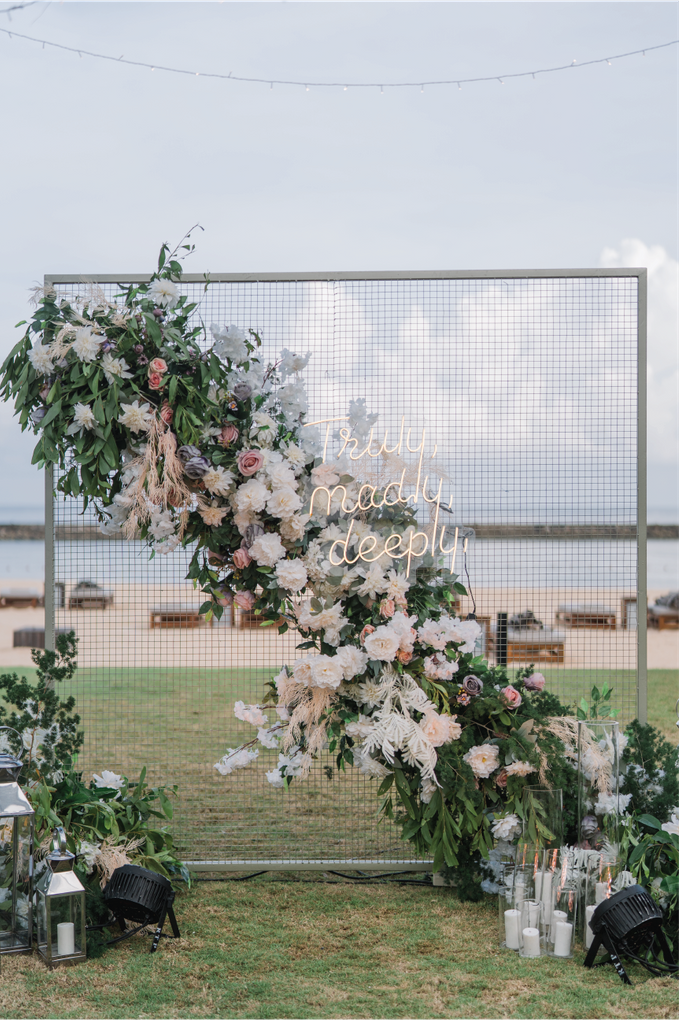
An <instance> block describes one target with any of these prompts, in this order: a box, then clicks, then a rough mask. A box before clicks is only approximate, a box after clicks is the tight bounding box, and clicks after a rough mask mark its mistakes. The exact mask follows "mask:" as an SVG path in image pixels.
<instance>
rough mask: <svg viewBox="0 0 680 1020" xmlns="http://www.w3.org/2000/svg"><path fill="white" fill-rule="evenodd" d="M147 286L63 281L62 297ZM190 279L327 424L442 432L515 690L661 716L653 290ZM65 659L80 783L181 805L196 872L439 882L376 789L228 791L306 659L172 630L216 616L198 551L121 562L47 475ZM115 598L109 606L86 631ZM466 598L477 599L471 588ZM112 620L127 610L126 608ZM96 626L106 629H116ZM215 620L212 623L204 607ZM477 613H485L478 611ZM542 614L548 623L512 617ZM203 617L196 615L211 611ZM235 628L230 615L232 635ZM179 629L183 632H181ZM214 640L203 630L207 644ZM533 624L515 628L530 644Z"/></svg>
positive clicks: (471, 554) (489, 277) (518, 274)
mask: <svg viewBox="0 0 680 1020" xmlns="http://www.w3.org/2000/svg"><path fill="white" fill-rule="evenodd" d="M148 279H149V277H148V276H138V275H130V274H120V275H94V276H91V277H85V276H80V275H78V276H76V275H68V276H64V275H48V276H46V277H45V283H46V284H51V285H52V286H54V287H55V288H56V290H57V292H58V293H59V294H60V295H63V296H70V297H73V296H75V295H76V294H77V293H78V292H79V290H80V289H81V288H82V287H83V286H87V285H90V284H96V285H98V286H99V287H100V288H101V289H102V290H103V291H104V293H105V294H106V296H107V297H108V298H109V299H110V298H111V297H112V296H113V295H115V294H116V293H117V292H118V290H119V288H120V286H121V285H123V284H128V283H143V282H146V281H147V280H148ZM210 279H211V287H210V288H209V289H208V291H207V293H204V283H205V278H204V277H203V276H199V275H187V276H185V277H184V278H183V280H182V283H181V288H182V291H183V292H186V293H189V294H190V295H191V297H192V299H194V298H196V299H197V300H199V301H200V302H201V304H200V307H199V309H198V312H197V313H196V314H200V316H201V318H202V319H204V321H205V322H206V323H208V324H209V323H210V322H213V321H214V322H218V323H219V324H225V323H226V324H229V323H230V322H235V323H236V324H238V325H240V326H243V327H253V328H257V329H258V330H262V332H263V335H264V340H265V343H264V348H263V351H264V356H265V358H267V359H271V358H272V357H273V356H274V355H275V354H276V353H277V352H278V350H280V349H281V348H282V347H284V346H286V347H289V348H292V349H294V350H297V351H300V352H303V353H304V352H306V351H307V350H310V349H311V350H312V351H313V357H312V360H311V362H310V365H309V368H308V369H307V371H306V377H307V388H308V395H309V399H310V414H309V416H308V418H309V420H314V418H313V417H312V416H315V417H317V418H318V417H328V416H330V415H331V414H336V415H337V414H338V413H341V414H342V413H346V408H347V401H348V399H349V398H350V397H351V398H355V399H356V398H358V397H365V398H366V401H367V405H368V409H369V411H378V412H379V413H380V416H381V417H380V425H381V427H382V428H384V427H386V426H387V427H390V426H394V424H395V421H396V420H397V418H398V416H400V415H401V414H402V413H405V414H406V416H407V418H408V419H409V420H412V421H413V423H414V424H416V423H417V422H416V420H415V419H416V418H418V421H420V420H421V419H422V420H423V421H427V422H428V423H429V426H430V427H431V433H430V434H432V431H433V430H434V431H437V438H438V440H439V442H440V450H441V451H442V458H443V463H444V467H445V470H446V472H448V473H447V475H446V477H447V478H448V479H449V482H450V483H451V486H452V492H453V493H454V499H455V500H456V502H455V505H454V508H453V518H454V520H455V523H456V524H461V525H466V526H471V527H475V529H476V537H475V538H474V539H473V540H472V541H471V542H470V544H469V546H468V553H467V558H466V561H465V562H463V561H462V560H460V559H459V561H458V564H457V567H456V569H457V571H458V572H460V570H461V568H463V567H465V568H467V569H468V571H469V576H470V581H471V586H472V593H473V595H474V596H475V606H474V608H476V610H477V615H478V618H479V619H480V621H481V623H482V626H483V630H484V634H483V640H482V643H481V644H480V648H482V650H484V651H485V653H486V654H488V655H489V656H490V657H491V659H492V661H493V660H494V659H495V661H503V660H505V661H507V664H508V667H509V668H512V667H513V666H517V665H519V664H520V663H526V662H528V661H534V662H535V663H536V668H537V669H540V670H541V671H542V672H544V673H546V675H547V677H548V682H549V685H550V689H552V690H554V691H555V693H557V694H558V695H560V696H561V697H563V698H565V699H567V700H570V701H573V700H574V698H575V697H579V696H581V695H582V694H586V695H587V694H588V691H589V690H590V687H591V686H592V683H593V682H599V681H600V680H601V679H608V680H609V681H610V683H613V685H614V687H615V694H614V699H615V701H616V704H617V705H618V707H619V708H621V710H622V711H621V718H622V720H624V721H625V720H627V719H630V718H632V717H633V716H635V715H637V717H638V718H639V719H641V720H642V721H645V720H646V715H647V669H646V659H647V654H646V653H647V648H646V619H647V614H646V606H647V593H646V552H647V549H646V537H647V536H646V312H647V309H646V294H647V291H646V286H647V280H646V270H645V269H606V270H605V269H603V270H597V269H595V270H590V269H589V270H536V271H533V270H532V271H520V270H516V271H515V270H509V271H491V270H488V271H486V270H485V271H469V272H442V271H434V272H384V273H383V272H370V273H351V272H349V273H259V274H256V273H247V274H238V273H233V274H232V273H228V274H217V275H215V276H211V277H210ZM45 525H46V528H45V561H46V562H45V577H46V585H45V618H46V624H45V638H46V647H47V648H53V647H54V637H55V628H56V629H71V628H73V629H75V631H76V633H77V635H78V637H79V669H78V672H77V674H76V677H75V678H74V680H73V682H72V683H71V686H70V690H69V692H68V693H73V694H74V695H75V696H76V698H77V708H78V711H79V712H80V714H81V716H82V719H83V723H84V727H85V734H86V744H85V747H84V749H83V752H82V754H81V756H80V762H79V763H80V766H81V767H82V768H83V769H84V771H85V772H86V773H88V774H91V773H92V772H94V771H97V770H101V769H102V768H111V769H113V770H114V771H118V772H125V773H126V774H127V775H129V776H130V778H133V777H134V775H135V773H136V772H138V771H139V769H140V768H141V767H142V766H143V765H146V766H147V769H148V776H149V779H150V781H151V782H152V784H156V785H159V784H163V783H165V784H167V785H170V786H172V785H174V784H177V786H178V788H179V798H178V801H177V808H176V812H175V817H174V820H173V833H174V836H175V840H176V842H177V845H178V847H179V850H180V852H181V854H182V856H183V858H184V859H185V860H187V862H189V863H190V864H191V866H192V867H194V868H195V869H196V870H204V871H219V870H225V871H239V870H246V869H248V870H250V869H253V868H257V869H263V870H327V869H328V868H331V867H334V866H335V867H338V866H342V867H344V868H360V869H361V870H365V871H371V870H373V871H377V870H385V871H389V870H394V869H398V870H414V871H422V870H427V869H429V868H430V866H431V862H430V861H428V860H426V859H423V858H419V857H418V855H416V854H415V853H414V852H413V851H412V850H411V847H410V845H409V844H408V843H404V842H402V841H400V839H399V833H398V830H397V829H396V828H395V827H394V826H393V824H392V823H390V822H387V821H384V820H383V821H380V820H379V819H378V817H377V813H376V807H377V799H376V796H375V784H374V783H373V782H372V781H370V780H369V779H367V778H366V777H364V776H362V775H360V774H359V773H358V772H357V771H356V770H352V769H350V770H349V771H348V773H347V774H346V775H344V774H339V775H337V774H336V775H335V776H334V778H332V779H331V778H329V776H330V774H331V773H330V771H329V769H330V767H332V764H333V762H332V761H331V760H330V758H329V759H328V760H325V759H324V758H323V757H322V760H319V762H317V763H316V764H315V767H314V768H313V770H312V772H311V773H310V777H309V779H308V780H307V781H305V782H303V783H294V784H293V785H292V786H291V788H290V790H288V791H281V790H275V789H272V788H271V787H270V786H269V785H268V783H267V781H266V778H265V775H264V773H265V771H266V769H267V768H271V767H273V766H274V765H275V763H276V752H275V751H264V752H261V755H260V758H259V759H258V762H257V763H256V764H255V765H254V766H252V767H251V768H249V769H245V770H242V771H239V772H237V773H234V774H232V775H231V776H229V777H226V778H225V777H220V776H218V775H217V774H216V773H215V771H214V769H213V768H212V765H213V762H215V761H216V760H217V759H218V758H219V757H221V755H222V754H223V753H224V751H225V749H226V746H227V745H230V746H238V744H239V743H240V742H242V741H243V740H245V739H249V738H250V737H251V736H252V731H251V730H250V728H249V727H248V726H247V724H243V723H241V722H239V721H238V720H235V719H234V717H233V711H232V706H233V702H234V701H235V700H237V699H238V698H241V699H243V700H245V701H257V700H258V697H259V696H260V692H261V690H262V682H263V680H264V679H266V678H268V677H269V676H271V675H272V673H273V672H275V671H278V669H279V668H280V666H281V665H282V663H283V662H285V661H291V659H292V658H294V657H295V655H296V653H295V651H294V644H295V640H294V639H293V638H291V636H290V634H289V635H284V636H283V637H279V636H278V635H272V634H271V632H267V633H263V632H262V631H257V630H253V629H249V628H248V621H247V619H245V618H241V617H239V616H238V615H237V616H235V617H234V618H233V619H232V618H230V617H227V618H226V620H223V621H222V622H221V623H220V624H219V625H217V626H213V627H209V626H205V625H201V626H198V625H196V626H189V623H190V622H191V616H186V615H184V616H182V617H181V619H180V622H181V623H182V626H180V627H172V626H169V627H168V628H166V629H163V628H159V627H158V626H157V623H158V621H159V620H163V618H164V617H163V615H162V613H161V615H160V616H158V615H156V616H155V617H154V615H153V611H154V610H159V609H160V610H163V607H165V608H166V609H167V608H169V607H173V606H177V605H178V604H179V605H182V606H184V607H185V608H187V606H188V608H189V609H192V606H193V603H196V606H197V605H198V601H200V600H198V601H197V597H198V593H195V592H193V589H192V588H191V586H190V585H187V583H186V582H184V573H185V567H186V564H187V562H188V557H187V555H186V553H185V552H184V551H181V550H179V551H178V552H177V553H175V554H172V555H171V556H168V557H156V558H155V559H154V560H153V561H149V560H148V552H146V551H145V550H144V549H143V547H142V545H141V544H140V543H135V542H132V543H126V542H123V541H116V540H111V539H109V538H106V537H105V536H103V535H101V534H100V533H99V532H98V529H97V527H96V522H95V520H94V518H93V517H92V515H91V514H90V513H89V512H88V513H83V510H82V504H81V503H80V501H78V500H74V499H68V500H63V499H61V498H60V499H56V498H55V496H54V485H53V476H52V472H51V471H46V474H45ZM81 580H94V581H96V582H97V583H99V584H100V587H102V588H104V589H106V591H107V592H108V595H106V598H105V600H104V602H103V603H102V604H100V605H98V604H96V603H95V604H92V603H90V608H83V601H82V599H79V598H78V592H77V591H75V586H76V584H77V583H78V582H79V581H81ZM463 580H465V577H464V578H463ZM109 596H110V597H111V599H112V602H111V604H109V603H108V602H107V601H106V599H108V597H109ZM95 606H96V607H95ZM194 608H195V607H194ZM472 608H473V605H472V604H471V602H470V600H469V599H463V600H462V604H461V607H460V611H461V613H463V614H465V613H467V612H468V611H470V610H471V609H472ZM526 609H531V610H532V612H533V613H534V616H535V617H537V618H539V619H540V620H541V621H542V622H543V626H542V627H541V628H538V629H537V625H533V626H532V625H531V624H529V626H528V627H527V626H526V621H525V623H524V624H522V621H521V620H520V621H519V623H518V621H517V620H514V621H513V615H516V614H518V613H521V612H522V611H524V610H526ZM192 611H193V610H192ZM225 616H226V614H225ZM166 622H170V623H172V617H171V616H168V617H167V619H166ZM194 622H195V621H194ZM513 624H514V628H513Z"/></svg>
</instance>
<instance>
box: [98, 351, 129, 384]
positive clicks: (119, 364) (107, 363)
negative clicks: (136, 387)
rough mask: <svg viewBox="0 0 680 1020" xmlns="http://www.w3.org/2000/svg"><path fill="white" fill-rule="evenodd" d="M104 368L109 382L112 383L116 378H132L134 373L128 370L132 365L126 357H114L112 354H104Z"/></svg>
mask: <svg viewBox="0 0 680 1020" xmlns="http://www.w3.org/2000/svg"><path fill="white" fill-rule="evenodd" d="M102 368H103V369H104V375H105V376H106V381H107V382H108V383H112V382H113V381H114V379H132V377H133V373H132V372H130V371H128V369H129V368H130V366H129V365H128V363H127V361H126V360H125V358H114V357H113V355H112V354H108V353H107V354H105V355H104V357H103V358H102Z"/></svg>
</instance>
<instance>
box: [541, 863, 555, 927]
mask: <svg viewBox="0 0 680 1020" xmlns="http://www.w3.org/2000/svg"><path fill="white" fill-rule="evenodd" d="M541 902H542V904H543V921H544V923H545V924H546V925H549V924H550V922H551V920H552V908H553V885H552V874H551V873H550V872H549V871H548V872H545V873H544V875H543V882H542V883H541Z"/></svg>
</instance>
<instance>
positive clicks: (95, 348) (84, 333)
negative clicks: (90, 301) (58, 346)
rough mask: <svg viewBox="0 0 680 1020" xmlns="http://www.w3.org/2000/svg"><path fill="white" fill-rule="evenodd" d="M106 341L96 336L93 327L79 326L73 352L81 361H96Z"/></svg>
mask: <svg viewBox="0 0 680 1020" xmlns="http://www.w3.org/2000/svg"><path fill="white" fill-rule="evenodd" d="M105 339H106V337H104V336H95V334H94V333H93V332H92V326H79V327H78V329H77V330H76V338H75V340H74V341H73V343H72V344H71V350H72V351H73V353H74V354H76V355H77V356H78V357H79V358H80V360H81V361H85V362H90V361H94V360H95V358H96V357H97V355H98V354H99V348H100V346H101V344H103V343H104V340H105Z"/></svg>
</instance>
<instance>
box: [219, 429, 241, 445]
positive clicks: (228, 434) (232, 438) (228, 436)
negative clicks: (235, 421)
mask: <svg viewBox="0 0 680 1020" xmlns="http://www.w3.org/2000/svg"><path fill="white" fill-rule="evenodd" d="M237 439H238V429H237V428H236V426H235V425H225V426H224V428H223V429H222V431H221V432H220V443H221V444H222V446H229V444H230V443H235V442H236V440H237Z"/></svg>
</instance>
